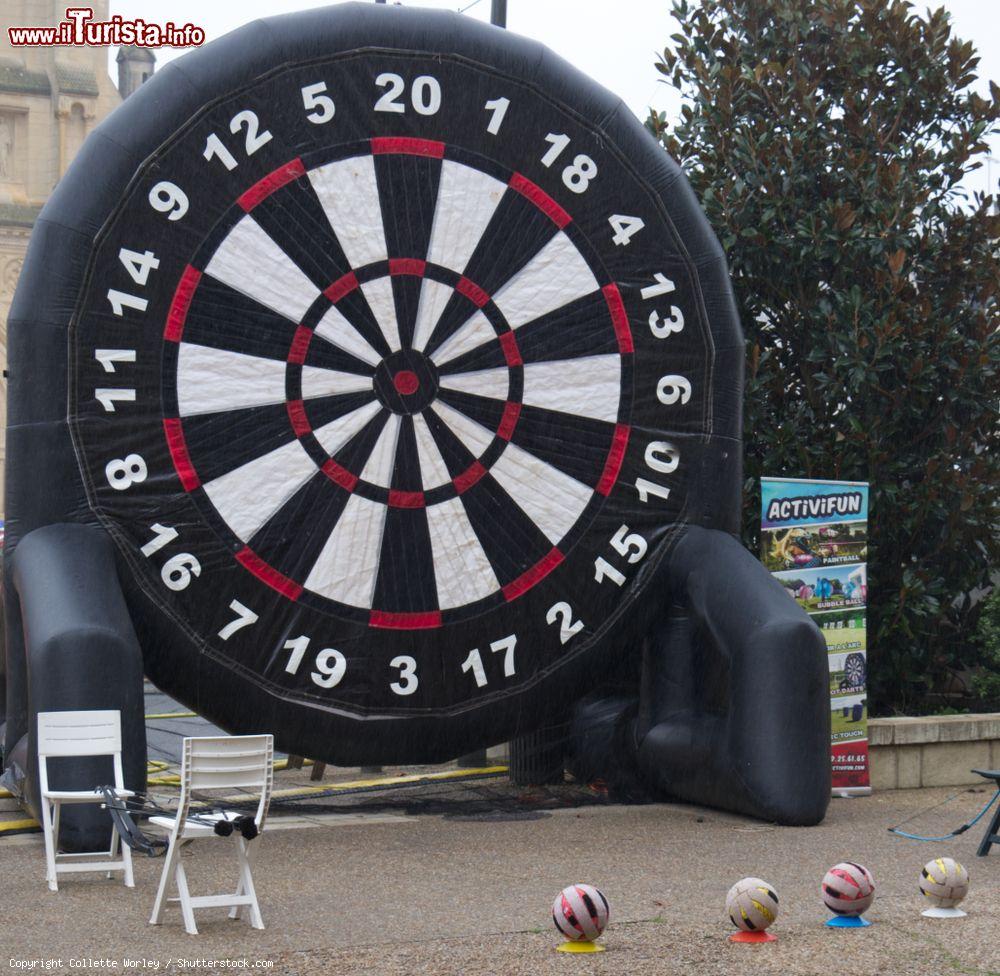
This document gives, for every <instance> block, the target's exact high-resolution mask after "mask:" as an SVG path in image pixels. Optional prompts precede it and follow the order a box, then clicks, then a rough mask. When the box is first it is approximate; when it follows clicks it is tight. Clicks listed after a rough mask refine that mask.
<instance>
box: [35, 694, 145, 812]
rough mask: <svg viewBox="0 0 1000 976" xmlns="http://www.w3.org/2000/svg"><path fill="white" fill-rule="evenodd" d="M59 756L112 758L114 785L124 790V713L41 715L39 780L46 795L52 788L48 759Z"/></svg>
mask: <svg viewBox="0 0 1000 976" xmlns="http://www.w3.org/2000/svg"><path fill="white" fill-rule="evenodd" d="M59 756H111V757H112V758H113V760H114V779H115V782H114V785H115V786H117V787H118V788H119V789H121V788H122V787H124V785H125V780H124V775H123V772H122V716H121V712H119V711H118V710H117V709H106V710H102V711H87V712H39V713H38V779H39V785H40V786H41V788H42V792H43V793H45V792H48V789H49V771H48V763H47V760H48V759H50V758H55V757H59ZM98 785H100V784H97V783H95V784H94V786H98Z"/></svg>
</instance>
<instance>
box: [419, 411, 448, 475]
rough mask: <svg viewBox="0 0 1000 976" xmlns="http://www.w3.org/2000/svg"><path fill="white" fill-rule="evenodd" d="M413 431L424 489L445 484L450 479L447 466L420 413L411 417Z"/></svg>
mask: <svg viewBox="0 0 1000 976" xmlns="http://www.w3.org/2000/svg"><path fill="white" fill-rule="evenodd" d="M413 433H414V434H415V435H416V439H417V458H418V460H419V461H420V481H421V483H422V484H423V487H424V491H430V490H431V488H437V487H438V485H446V484H447V483H448V482H449V481H451V475H449V474H448V467H447V465H446V464H445V463H444V458H443V457H441V451H440V450H439V449H438V446H437V444H436V443H435V441H434V437H433V435H432V434H431V432H430V428H429V427H428V426H427V421H426V420H424V418H423V417H421V416H420V414H415V415H414V417H413Z"/></svg>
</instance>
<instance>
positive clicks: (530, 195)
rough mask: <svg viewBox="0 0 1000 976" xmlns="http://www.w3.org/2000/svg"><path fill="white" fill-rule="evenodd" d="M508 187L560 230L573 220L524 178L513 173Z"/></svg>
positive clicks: (538, 187) (541, 190) (550, 198)
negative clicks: (530, 203)
mask: <svg viewBox="0 0 1000 976" xmlns="http://www.w3.org/2000/svg"><path fill="white" fill-rule="evenodd" d="M510 186H511V189H513V190H516V191H517V192H518V193H520V194H521V195H522V196H523V197H525V198H526V199H528V200H530V201H531V202H532V203H533V204H534V205H535V206H536V207H538V209H539V210H541V211H542V213H543V214H545V216H546V217H548V218H549V220H551V221H552V223H554V224H555V225H556V227H558V228H559V229H560V230H562V229H563V228H564V227H566V226H567V225H568V224H569V223H570V221H571V220H572V219H573V218H572V217H571V216H570V215H569V214H568V213H567V212H566V211H565V210H563V208H562V207H560V206H559V204H558V203H556V201H555V200H553V199H552V197H550V196H549V195H548V194H547V193H546V192H545V191H544V190H543V189H542V188H541V187H540V186H539V185H538V184H537V183H532V182H531V180H529V179H528V178H527V177H526V176H522V175H521V174H520V173H514V174H513V175H512V176H511V178H510Z"/></svg>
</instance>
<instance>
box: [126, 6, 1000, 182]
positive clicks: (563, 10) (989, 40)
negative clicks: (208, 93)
mask: <svg viewBox="0 0 1000 976" xmlns="http://www.w3.org/2000/svg"><path fill="white" fill-rule="evenodd" d="M328 2H329V0H294V2H292V3H288V4H282V3H280V2H275V0H212V2H209V3H206V2H205V0H112V2H111V11H112V13H117V14H121V15H122V16H124V17H127V18H134V17H142V18H144V19H146V20H149V21H158V22H162V21H166V20H172V21H173V22H174V23H180V24H183V23H188V22H190V23H193V24H197V25H198V26H200V27H203V28H204V29H205V31H206V34H207V36H208V39H209V40H212V39H214V38H216V37H220V36H221V35H222V34H225V33H227V32H228V31H231V30H233V29H234V28H236V27H239V26H240V25H241V24H244V23H246V22H247V21H250V20H253V19H255V18H257V17H266V16H272V15H274V14H276V13H282V12H291V11H293V10H303V9H306V8H310V7H322V6H326V5H327V4H328ZM942 2H943V6H945V7H946V8H947V9H948V11H949V12H950V13H951V15H952V18H953V20H954V23H955V29H956V32H957V33H958V35H959V36H960V37H962V38H964V39H967V40H971V41H973V42H974V44H975V45H976V47H977V49H978V51H979V55H980V57H981V59H982V61H981V64H980V74H981V76H982V78H983V81H982V82H981V88H982V89H983V93H984V94H987V93H988V91H987V84H986V79H989V78H993V79H994V80H996V81H997V82H998V83H1000V45H998V44H997V38H998V37H1000V2H998V0H942ZM470 4H472V5H471V6H470ZM939 5H941V4H939V3H934V4H933V6H934V7H937V6H939ZM407 6H412V7H423V8H436V9H445V10H459V9H461V8H463V7H465V8H468V9H467V10H466V13H465V16H467V17H473V18H476V19H478V20H485V21H489V14H490V0H478V2H476V3H474V4H473V0H409V2H408V3H407ZM507 6H508V27H509V28H510V29H511V30H513V31H517V32H518V33H520V34H525V35H527V36H529V37H533V38H535V39H536V40H539V41H541V42H543V43H544V44H547V45H548V46H549V47H551V48H552V49H553V50H555V51H556V52H557V53H559V54H560V55H562V56H563V57H564V58H566V59H567V60H568V61H571V62H572V63H573V64H575V65H576V66H577V67H578V68H580V69H581V70H582V71H584V72H586V73H587V74H588V75H590V76H591V77H592V78H594V79H595V80H597V81H599V82H600V83H601V84H603V85H604V86H605V87H607V88H609V89H611V91H613V92H615V93H616V94H617V95H620V96H621V97H622V98H623V99H624V100H625V102H626V103H627V104H628V105H629V106H630V107H631V108H632V110H633V111H634V112H635V113H636V114H637V115H638V116H640V117H641V118H645V116H646V113H647V109H648V107H649V106H653V107H655V108H656V109H663V110H666V111H667V112H668V113H669V114H673V113H675V112H676V111H677V107H678V104H679V100H678V98H677V96H676V93H675V92H673V91H672V90H671V89H670V88H669V87H668V86H667V85H665V84H662V83H660V82H659V81H658V79H659V77H660V76H659V75H658V73H657V72H656V70H655V69H654V67H653V62H654V61H655V59H656V52H657V51H658V50H661V49H662V48H663V47H664V46H665V45H666V43H667V41H668V39H669V37H670V35H671V34H672V33H673V32H674V30H675V24H674V21H673V18H672V17H671V16H670V7H671V4H670V2H669V0H507ZM916 6H917V7H918V8H919V9H924V6H925V5H924V4H920V3H918V4H916ZM174 56H176V54H174V52H166V51H161V52H159V54H158V58H159V61H160V63H163V62H164V61H165V60H167V59H169V58H170V57H174ZM993 154H994V156H1000V139H997V140H996V141H995V142H994V146H993ZM984 175H985V174H984ZM998 177H1000V165H996V164H995V165H994V169H993V183H994V185H995V183H996V179H997V178H998ZM981 183H982V181H981V180H979V181H975V183H974V185H977V186H978V185H981Z"/></svg>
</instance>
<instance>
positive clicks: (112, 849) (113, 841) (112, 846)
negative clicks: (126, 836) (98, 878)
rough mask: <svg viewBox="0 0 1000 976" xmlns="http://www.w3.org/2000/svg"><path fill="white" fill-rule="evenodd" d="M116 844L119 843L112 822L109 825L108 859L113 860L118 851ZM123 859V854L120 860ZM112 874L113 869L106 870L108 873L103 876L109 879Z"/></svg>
mask: <svg viewBox="0 0 1000 976" xmlns="http://www.w3.org/2000/svg"><path fill="white" fill-rule="evenodd" d="M118 844H119V837H118V831H117V830H115V826H114V824H112V825H111V843H110V844H109V845H108V860H110V861H113V860H114V859H115V855H116V854H117V853H118ZM123 846H124V845H123ZM124 859H125V857H124V855H122V860H123V861H124ZM113 875H114V871H113V870H112V871H108V873H107V874H106V875H105V877H107V878H108V879H109V880H110V878H111V877H112V876H113Z"/></svg>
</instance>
